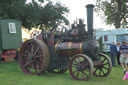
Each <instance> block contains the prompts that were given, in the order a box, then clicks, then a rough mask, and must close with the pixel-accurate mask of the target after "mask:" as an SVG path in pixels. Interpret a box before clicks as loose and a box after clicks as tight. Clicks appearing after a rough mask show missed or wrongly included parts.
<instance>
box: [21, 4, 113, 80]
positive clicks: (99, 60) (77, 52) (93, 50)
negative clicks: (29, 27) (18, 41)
mask: <svg viewBox="0 0 128 85" xmlns="http://www.w3.org/2000/svg"><path fill="white" fill-rule="evenodd" d="M86 7H87V26H88V27H87V28H88V31H86V30H85V24H83V20H82V19H79V23H73V24H72V26H71V29H69V28H67V27H65V26H63V25H59V24H57V25H55V26H54V27H53V28H52V29H51V30H50V31H49V32H45V31H42V32H41V33H40V34H39V35H38V36H37V35H36V34H35V35H36V36H33V39H30V40H27V41H26V42H25V43H24V44H23V45H22V47H21V50H20V57H19V63H20V66H21V69H22V71H23V72H24V73H25V74H30V75H40V74H41V73H44V72H46V71H47V72H54V73H65V72H66V71H67V70H68V69H69V73H70V75H71V77H72V78H73V79H75V80H89V79H90V78H91V77H92V76H93V75H94V76H97V77H106V76H107V75H108V74H109V73H110V72H111V69H112V64H111V61H110V59H109V57H108V56H107V55H105V54H103V53H100V45H99V43H98V41H97V40H96V39H95V38H94V36H93V7H94V6H93V5H92V4H89V5H87V6H86ZM33 35H34V34H33Z"/></svg>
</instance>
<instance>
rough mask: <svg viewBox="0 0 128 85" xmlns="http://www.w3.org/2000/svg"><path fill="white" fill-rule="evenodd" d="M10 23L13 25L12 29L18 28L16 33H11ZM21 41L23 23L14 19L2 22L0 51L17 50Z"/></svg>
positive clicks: (0, 22) (0, 25) (0, 26)
mask: <svg viewBox="0 0 128 85" xmlns="http://www.w3.org/2000/svg"><path fill="white" fill-rule="evenodd" d="M9 23H13V27H12V28H16V33H10V31H9V28H10V27H9ZM21 41H22V38H21V22H20V21H18V20H14V19H5V20H0V51H2V50H8V49H17V48H19V47H20V45H21Z"/></svg>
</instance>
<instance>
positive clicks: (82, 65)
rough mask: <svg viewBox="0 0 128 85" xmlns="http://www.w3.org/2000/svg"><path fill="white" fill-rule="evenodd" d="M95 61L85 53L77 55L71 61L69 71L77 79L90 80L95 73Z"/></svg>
mask: <svg viewBox="0 0 128 85" xmlns="http://www.w3.org/2000/svg"><path fill="white" fill-rule="evenodd" d="M93 68H94V67H93V62H92V60H91V59H90V58H89V57H88V56H87V55H84V54H77V55H75V56H74V57H73V58H72V59H71V60H70V62H69V72H70V75H71V76H72V78H73V79H75V80H89V79H90V78H91V77H92V75H93Z"/></svg>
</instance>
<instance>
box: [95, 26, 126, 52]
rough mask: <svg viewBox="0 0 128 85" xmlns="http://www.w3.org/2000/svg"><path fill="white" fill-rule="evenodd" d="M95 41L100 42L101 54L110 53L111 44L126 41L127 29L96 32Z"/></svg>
mask: <svg viewBox="0 0 128 85" xmlns="http://www.w3.org/2000/svg"><path fill="white" fill-rule="evenodd" d="M95 36H96V39H97V40H98V39H100V38H101V40H102V45H103V52H110V45H111V44H112V42H115V43H117V42H120V43H121V42H122V41H123V40H126V41H128V28H119V29H113V30H106V31H96V32H95Z"/></svg>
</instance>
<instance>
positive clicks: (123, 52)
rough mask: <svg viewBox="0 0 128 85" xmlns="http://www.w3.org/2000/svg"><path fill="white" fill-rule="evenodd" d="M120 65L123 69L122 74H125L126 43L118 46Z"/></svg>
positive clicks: (127, 45) (126, 61) (127, 57)
mask: <svg viewBox="0 0 128 85" xmlns="http://www.w3.org/2000/svg"><path fill="white" fill-rule="evenodd" d="M120 53H121V55H120V64H121V67H122V68H123V70H124V71H123V73H124V74H125V73H126V71H128V66H127V64H128V43H127V42H126V41H123V42H122V45H121V46H120Z"/></svg>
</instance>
